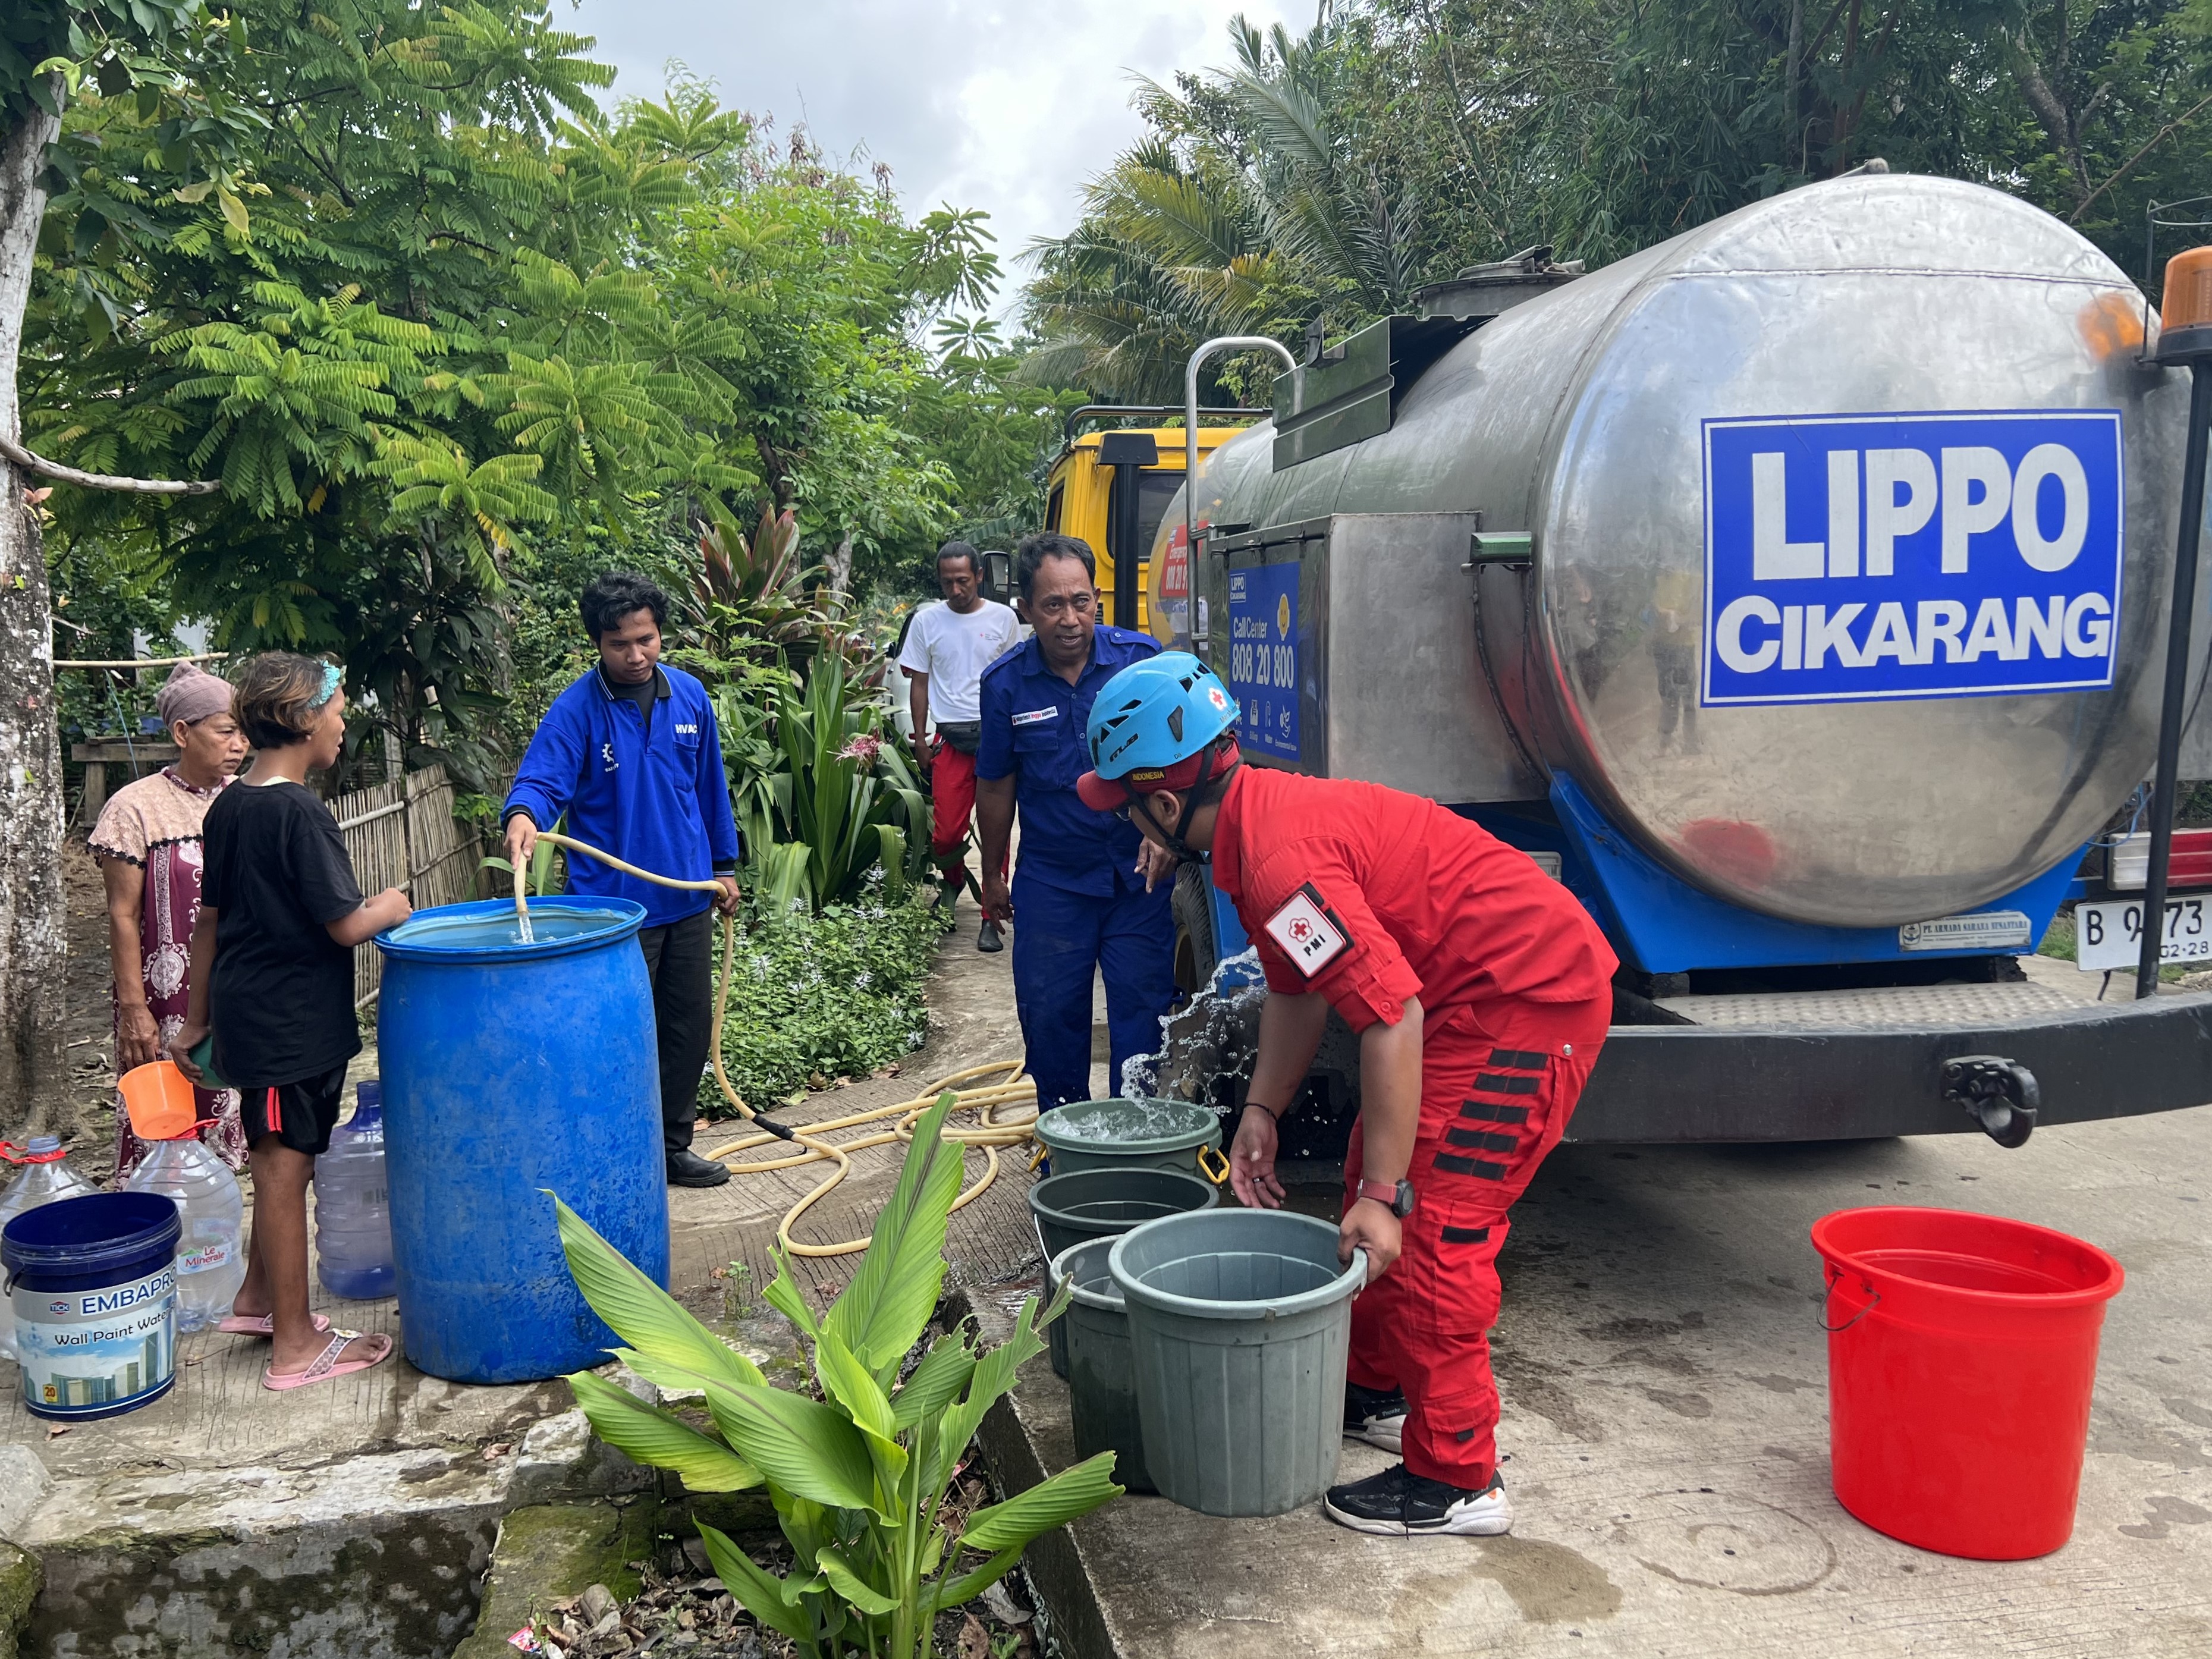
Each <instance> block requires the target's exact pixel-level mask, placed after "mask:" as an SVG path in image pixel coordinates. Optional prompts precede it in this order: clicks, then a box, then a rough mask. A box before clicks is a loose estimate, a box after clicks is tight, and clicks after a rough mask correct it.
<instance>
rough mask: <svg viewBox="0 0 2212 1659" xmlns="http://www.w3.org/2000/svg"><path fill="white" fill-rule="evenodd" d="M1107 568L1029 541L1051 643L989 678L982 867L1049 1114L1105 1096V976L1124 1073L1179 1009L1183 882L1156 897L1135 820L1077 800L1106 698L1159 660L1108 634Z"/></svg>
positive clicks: (1077, 545) (1042, 624)
mask: <svg viewBox="0 0 2212 1659" xmlns="http://www.w3.org/2000/svg"><path fill="white" fill-rule="evenodd" d="M1097 572H1098V567H1097V561H1096V560H1095V559H1094V558H1093V557H1092V556H1091V548H1090V546H1089V544H1087V543H1085V542H1084V541H1082V540H1081V539H1079V538H1077V537H1073V536H1060V535H1054V534H1052V533H1051V532H1046V533H1045V534H1042V535H1038V536H1031V537H1030V538H1028V539H1027V540H1025V541H1024V542H1023V544H1022V545H1021V550H1020V554H1019V556H1018V560H1017V562H1016V566H1015V574H1016V582H1017V586H1018V588H1019V589H1020V592H1021V596H1022V605H1023V608H1024V612H1025V615H1026V617H1027V619H1028V621H1029V623H1030V625H1031V626H1032V627H1034V628H1035V629H1036V634H1035V635H1033V636H1032V637H1031V638H1030V640H1028V641H1026V642H1024V644H1022V645H1019V646H1017V647H1015V648H1014V649H1013V650H1012V651H1009V652H1008V653H1006V655H1005V656H1003V657H1001V658H1000V659H998V660H997V661H996V662H994V663H993V664H992V665H990V666H989V667H988V668H987V669H985V670H984V671H983V684H982V690H981V714H982V725H983V732H982V743H981V748H980V749H979V750H977V752H976V756H975V780H976V781H975V823H976V828H977V829H978V830H979V831H980V834H981V842H982V853H983V909H984V912H985V914H986V915H988V916H990V917H991V918H992V919H993V920H994V921H998V922H1000V924H1001V925H1004V924H1006V923H1007V922H1009V921H1011V922H1012V926H1013V933H1014V962H1013V970H1014V1006H1015V1007H1016V1009H1017V1011H1018V1012H1019V1014H1020V1016H1021V1022H1022V1039H1023V1042H1024V1044H1025V1045H1026V1046H1027V1048H1028V1051H1029V1061H1028V1063H1029V1070H1030V1076H1031V1077H1032V1078H1034V1079H1036V1090H1037V1105H1038V1107H1039V1108H1040V1109H1046V1110H1049V1109H1051V1108H1053V1107H1054V1106H1058V1105H1060V1104H1062V1103H1066V1102H1067V1101H1071V1100H1084V1099H1087V1098H1089V1097H1090V1094H1091V978H1092V975H1094V974H1095V973H1098V972H1101V971H1103V973H1104V975H1105V977H1106V1018H1107V1030H1108V1034H1109V1039H1110V1042H1111V1048H1112V1054H1113V1061H1112V1064H1113V1070H1112V1072H1111V1073H1110V1074H1109V1085H1108V1090H1107V1091H1108V1092H1109V1094H1118V1093H1120V1092H1121V1066H1122V1063H1123V1062H1124V1061H1126V1060H1128V1059H1130V1058H1131V1057H1132V1056H1133V1055H1137V1054H1152V1053H1153V1052H1155V1051H1156V1050H1157V1049H1158V1048H1159V1044H1160V1026H1159V1022H1160V1018H1161V1017H1162V1016H1163V1015H1164V1014H1165V1013H1166V1012H1168V1006H1169V1004H1170V1001H1171V1000H1173V998H1174V996H1175V919H1174V916H1173V914H1172V912H1171V911H1170V908H1169V895H1170V884H1168V883H1167V882H1164V881H1161V882H1158V883H1157V884H1156V886H1155V889H1154V890H1152V891H1149V892H1148V891H1146V886H1147V880H1146V874H1145V872H1144V869H1143V867H1142V866H1140V864H1139V860H1140V858H1142V857H1145V856H1146V854H1142V853H1141V852H1140V848H1142V847H1143V838H1142V837H1141V836H1139V835H1138V833H1137V831H1136V829H1135V828H1134V827H1133V825H1131V824H1130V823H1128V822H1127V820H1126V819H1124V818H1121V817H1115V815H1114V814H1113V813H1111V812H1095V811H1091V808H1090V807H1088V806H1085V805H1084V804H1083V803H1082V801H1081V800H1080V799H1078V798H1077V796H1076V793H1075V781H1076V779H1078V778H1079V777H1081V776H1082V775H1084V774H1085V772H1087V771H1089V770H1090V769H1091V757H1090V751H1089V750H1088V749H1087V748H1086V747H1085V741H1084V732H1085V727H1086V726H1087V725H1088V724H1089V721H1090V718H1091V702H1092V700H1093V699H1094V698H1096V697H1097V695H1098V688H1099V687H1100V686H1102V685H1103V684H1106V682H1107V681H1108V680H1109V679H1111V678H1113V677H1114V676H1115V673H1116V672H1118V671H1120V670H1121V669H1122V668H1124V667H1127V665H1129V664H1131V663H1133V662H1139V661H1142V660H1143V659H1145V658H1146V657H1150V656H1152V655H1154V654H1156V653H1158V650H1159V648H1160V647H1159V644H1158V641H1155V640H1153V639H1152V638H1151V637H1150V636H1149V635H1144V634H1139V633H1134V632H1132V631H1130V630H1129V629H1121V628H1109V627H1107V626H1106V625H1105V624H1104V623H1101V622H1099V621H1098V619H1097V617H1098V586H1097V582H1098V574H1097ZM1017 807H1018V808H1019V809H1020V811H1021V819H1022V852H1021V862H1020V863H1019V864H1018V865H1017V866H1015V869H1014V880H1013V888H1012V891H1011V892H1009V891H1008V890H1007V886H1006V878H1005V877H1003V876H1002V875H1000V873H999V872H1000V871H1002V870H1004V869H1005V868H1006V847H1007V842H1008V840H1009V837H1010V836H1012V830H1013V823H1014V812H1015V810H1016V808H1017Z"/></svg>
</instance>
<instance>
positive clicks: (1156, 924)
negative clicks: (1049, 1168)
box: [1013, 866, 1176, 1111]
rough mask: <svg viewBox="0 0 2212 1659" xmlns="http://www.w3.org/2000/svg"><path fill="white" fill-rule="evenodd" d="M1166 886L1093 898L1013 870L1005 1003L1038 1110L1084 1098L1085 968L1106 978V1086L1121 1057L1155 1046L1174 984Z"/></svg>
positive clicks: (1114, 1078) (1117, 1083) (1087, 1067)
mask: <svg viewBox="0 0 2212 1659" xmlns="http://www.w3.org/2000/svg"><path fill="white" fill-rule="evenodd" d="M1169 891H1170V890H1169V885H1168V884H1166V883H1163V884H1161V885H1160V886H1159V888H1158V890H1155V891H1153V892H1150V893H1147V892H1146V891H1145V890H1144V889H1142V888H1141V887H1140V888H1139V889H1138V890H1136V891H1134V892H1133V893H1131V892H1124V893H1119V894H1116V895H1115V896H1114V897H1112V898H1101V897H1099V896H1097V895H1095V894H1091V893H1071V892H1069V891H1067V890H1066V889H1065V888H1060V887H1055V886H1054V885H1053V884H1051V883H1050V882H1049V881H1048V880H1045V879H1042V878H1039V877H1036V876H1033V875H1031V874H1030V873H1029V872H1028V871H1027V870H1025V869H1024V868H1023V867H1021V866H1016V867H1015V870H1014V884H1013V901H1014V1006H1015V1009H1016V1011H1017V1012H1018V1013H1019V1014H1020V1016H1021V1021H1022V1041H1023V1042H1024V1045H1025V1046H1026V1047H1027V1049H1028V1065H1029V1069H1030V1076H1031V1077H1032V1078H1034V1079H1036V1091H1037V1108H1038V1109H1039V1110H1041V1111H1049V1110H1051V1109H1052V1108H1054V1107H1055V1106H1060V1105H1065V1104H1066V1103H1067V1102H1069V1101H1071V1100H1088V1099H1089V1098H1090V1097H1091V975H1092V972H1093V970H1098V971H1103V973H1104V975H1105V977H1106V1027H1107V1032H1108V1035H1109V1040H1110V1042H1111V1045H1112V1051H1113V1070H1112V1072H1111V1073H1110V1077H1111V1081H1110V1082H1109V1084H1108V1085H1107V1092H1108V1093H1109V1094H1118V1093H1120V1092H1121V1066H1122V1062H1123V1061H1125V1060H1128V1059H1130V1058H1131V1057H1132V1056H1133V1055H1137V1054H1153V1053H1156V1052H1158V1048H1159V1046H1160V1020H1161V1018H1163V1017H1164V1015H1165V1014H1166V1013H1167V1012H1168V1007H1169V1005H1170V1003H1171V1002H1172V1001H1173V1000H1174V999H1175V988H1176V987H1175V914H1174V912H1173V911H1172V910H1170V908H1169Z"/></svg>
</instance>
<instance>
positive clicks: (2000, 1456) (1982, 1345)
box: [1813, 1206, 2124, 1561]
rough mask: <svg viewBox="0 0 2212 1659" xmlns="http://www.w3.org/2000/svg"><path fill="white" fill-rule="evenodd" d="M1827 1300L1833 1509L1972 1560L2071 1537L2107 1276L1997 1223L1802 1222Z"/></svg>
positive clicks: (1864, 1217) (2051, 1239) (2071, 1251)
mask: <svg viewBox="0 0 2212 1659" xmlns="http://www.w3.org/2000/svg"><path fill="white" fill-rule="evenodd" d="M1813 1248H1814V1249H1817V1250H1818V1251H1820V1256H1821V1259H1822V1261H1823V1262H1824V1263H1825V1264H1826V1270H1827V1279H1828V1292H1827V1298H1826V1319H1825V1324H1826V1327H1827V1330H1828V1449H1829V1460H1830V1464H1831V1469H1832V1480H1833V1482H1834V1485H1835V1490H1836V1498H1837V1501H1838V1503H1840V1504H1843V1506H1844V1508H1845V1509H1847V1510H1850V1512H1851V1513H1852V1514H1853V1515H1855V1516H1857V1517H1858V1518H1859V1519H1860V1520H1862V1521H1863V1522H1866V1523H1867V1525H1869V1527H1872V1528H1875V1531H1877V1532H1883V1533H1887V1534H1889V1535H1890V1536H1891V1537H1892V1538H1896V1539H1899V1540H1902V1541H1904V1542H1905V1543H1908V1544H1913V1545H1917V1546H1918V1547H1920V1548H1922V1549H1926V1550H1936V1551H1940V1552H1941V1553H1943V1554H1945V1555H1963V1556H1969V1557H1972V1558H1974V1559H1978V1560H1984V1561H2018V1560H2025V1559H2027V1558H2028V1557H2031V1556H2037V1555H2048V1554H2049V1553H2051V1551H2053V1550H2055V1549H2057V1547H2059V1546H2060V1545H2062V1544H2063V1543H2064V1542H2065V1541H2066V1540H2067V1539H2068V1537H2069V1536H2070V1535H2071V1534H2072V1533H2073V1530H2074V1500H2075V1496H2076V1494H2077V1493H2078V1492H2079V1491H2080V1489H2081V1454H2082V1451H2083V1449H2084V1448H2085V1447H2086V1445H2087V1441H2088V1437H2089V1395H2090V1390H2091V1389H2092V1388H2093V1386H2094V1384H2095V1383H2096V1380H2097V1339H2098V1336H2099V1334H2100V1332H2101V1331H2102V1330H2103V1328H2104V1323H2105V1304H2106V1303H2107V1302H2109V1301H2110V1300H2112V1297H2114V1296H2116V1295H2117V1294H2118V1292H2119V1288H2120V1285H2121V1281H2122V1279H2123V1278H2124V1274H2123V1273H2122V1272H2121V1270H2120V1264H2119V1263H2118V1262H2117V1261H2113V1260H2112V1257H2111V1256H2109V1255H2106V1254H2105V1253H2104V1252H2103V1251H2102V1250H2100V1249H2097V1248H2096V1246H2094V1245H2093V1244H2085V1243H2082V1242H2081V1240H2080V1239H2078V1238H2069V1237H2067V1236H2066V1235H2065V1234H2064V1233H2059V1232H2053V1231H2051V1229H2049V1228H2048V1227H2033V1226H2030V1225H2028V1224H2027V1223H2026V1222H2024V1221H2010V1220H2007V1219H2006V1218H2003V1217H2002V1216H1993V1215H1971V1214H1967V1213H1965V1212H1960V1211H1957V1210H1919V1209H1904V1208H1890V1207H1886V1206H1876V1207H1872V1208H1868V1209H1863V1210H1839V1211H1838V1212H1836V1213H1835V1214H1833V1215H1827V1216H1823V1217H1821V1218H1820V1220H1818V1221H1816V1222H1814V1224H1813Z"/></svg>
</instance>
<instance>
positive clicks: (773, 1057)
mask: <svg viewBox="0 0 2212 1659" xmlns="http://www.w3.org/2000/svg"><path fill="white" fill-rule="evenodd" d="M881 892H882V889H881V885H880V872H878V880H877V882H875V883H872V884H868V885H867V886H866V888H865V889H864V896H863V898H862V900H861V902H859V903H857V904H833V905H830V906H829V907H828V908H826V909H824V910H823V911H822V912H821V914H820V915H810V914H809V913H808V912H807V911H806V909H805V908H804V906H801V907H800V908H796V909H793V910H791V911H788V912H787V913H786V914H785V915H782V916H781V917H768V918H759V917H749V918H748V919H747V920H746V921H744V922H743V923H741V924H740V927H739V929H738V945H737V957H736V961H735V966H734V969H733V970H732V984H731V987H730V1001H729V1011H728V1012H727V1013H726V1015H725V1016H724V1018H723V1022H722V1064H723V1066H724V1067H725V1068H726V1069H727V1071H728V1072H729V1074H730V1082H731V1085H732V1086H733V1087H734V1088H735V1089H736V1090H737V1091H738V1094H739V1096H741V1097H743V1098H744V1102H745V1103H746V1104H747V1105H749V1106H751V1107H754V1108H755V1109H760V1110H770V1109H773V1108H774V1106H775V1103H776V1102H778V1101H780V1100H783V1099H785V1098H787V1097H789V1096H791V1095H792V1094H794V1093H796V1092H797V1091H799V1090H802V1089H804V1088H805V1087H806V1086H807V1083H808V1079H810V1078H811V1077H814V1076H817V1075H819V1076H822V1077H824V1078H836V1077H866V1075H867V1074H868V1073H871V1072H872V1071H874V1070H875V1069H876V1068H877V1067H878V1066H885V1065H888V1064H890V1062H891V1061H892V1060H897V1059H900V1058H902V1056H904V1055H906V1054H910V1053H912V1052H913V1051H914V1050H915V1049H916V1048H920V1047H921V1044H922V1039H923V1038H924V1037H926V1036H928V1034H929V1011H928V1008H927V1005H926V1004H925V1002H924V1000H923V997H922V987H923V985H924V983H925V982H926V981H927V978H928V975H929V965H930V958H931V957H932V955H933V952H934V951H935V949H936V945H937V940H938V938H939V935H940V934H941V933H943V932H944V931H945V921H944V920H943V918H942V916H941V915H940V914H939V912H937V911H936V910H935V909H933V908H932V906H931V903H930V896H929V894H928V893H927V891H925V890H922V889H921V888H911V889H909V890H908V892H907V894H906V896H905V897H903V898H902V899H900V900H897V901H896V902H886V901H885V900H884V898H883V897H882V896H881ZM716 970H717V972H718V973H719V971H720V956H719V955H718V956H717V957H716ZM699 1103H700V1104H701V1106H702V1108H704V1109H706V1110H707V1111H708V1113H709V1114H711V1115H727V1113H728V1111H729V1103H727V1102H726V1101H725V1100H724V1099H723V1098H722V1091H721V1089H720V1086H719V1085H717V1084H716V1083H715V1081H714V1075H713V1073H711V1072H710V1073H708V1076H707V1077H706V1078H705V1079H704V1080H703V1081H702V1083H701V1085H700V1088H699Z"/></svg>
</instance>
